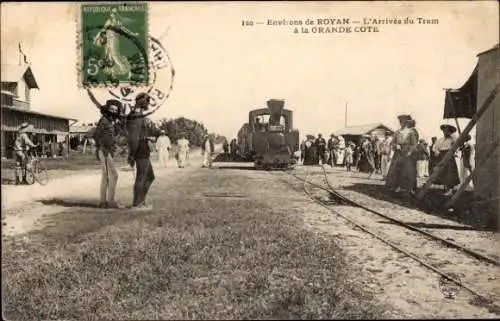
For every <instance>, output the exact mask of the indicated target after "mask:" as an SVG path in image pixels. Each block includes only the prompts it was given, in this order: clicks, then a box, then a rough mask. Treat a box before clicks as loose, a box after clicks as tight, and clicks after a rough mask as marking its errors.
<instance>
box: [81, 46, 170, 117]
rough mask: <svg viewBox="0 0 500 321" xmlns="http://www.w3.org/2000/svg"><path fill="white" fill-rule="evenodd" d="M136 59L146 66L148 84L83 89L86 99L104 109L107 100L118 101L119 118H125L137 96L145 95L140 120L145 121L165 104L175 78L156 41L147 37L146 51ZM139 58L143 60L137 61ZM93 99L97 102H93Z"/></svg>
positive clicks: (166, 57) (166, 54) (167, 56)
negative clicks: (146, 106) (146, 97)
mask: <svg viewBox="0 0 500 321" xmlns="http://www.w3.org/2000/svg"><path fill="white" fill-rule="evenodd" d="M138 48H140V47H138ZM146 52H147V54H146ZM136 57H137V58H136V59H137V61H138V62H140V61H143V60H146V61H147V62H148V65H147V69H148V71H149V79H150V81H149V83H148V84H147V85H142V86H141V85H138V84H135V83H125V84H124V83H121V82H116V81H115V82H114V83H113V84H112V86H108V87H107V88H99V87H97V88H92V89H90V88H87V90H88V91H89V95H91V96H92V98H93V99H92V100H93V101H94V103H95V104H96V105H97V106H98V107H99V106H102V105H104V104H105V102H106V101H108V100H118V101H119V102H120V103H121V104H122V106H123V108H122V111H121V112H122V115H123V114H127V113H128V112H127V111H130V110H132V109H133V108H134V105H135V98H136V97H137V96H138V95H139V94H141V93H147V94H148V95H149V108H148V111H147V112H145V113H143V114H142V116H141V117H147V116H149V115H151V114H152V113H154V112H155V111H157V110H158V109H159V108H160V107H161V106H162V105H163V104H164V103H165V101H166V100H167V99H168V97H169V96H170V93H171V91H172V88H173V82H174V77H175V71H174V68H173V66H172V63H171V60H170V57H169V55H168V53H167V51H166V50H165V48H164V47H163V45H162V44H161V42H160V41H159V40H158V39H156V38H153V37H149V41H148V50H142V52H141V56H138V55H136ZM139 57H145V58H144V59H139ZM97 96H99V98H96V97H97Z"/></svg>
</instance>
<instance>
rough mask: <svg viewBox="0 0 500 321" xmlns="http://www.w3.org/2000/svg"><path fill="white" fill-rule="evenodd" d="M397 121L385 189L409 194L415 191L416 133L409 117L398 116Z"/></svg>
mask: <svg viewBox="0 0 500 321" xmlns="http://www.w3.org/2000/svg"><path fill="white" fill-rule="evenodd" d="M398 119H399V124H400V126H401V128H400V129H398V130H396V131H395V132H394V138H393V140H392V148H393V150H394V154H393V156H392V159H391V166H390V168H389V173H388V174H387V180H386V187H387V188H389V189H391V190H394V191H395V192H400V191H401V190H402V189H404V190H406V191H408V192H410V193H411V192H414V191H415V189H416V176H417V173H416V171H417V162H416V158H415V159H413V157H415V155H414V152H415V150H416V146H417V144H418V133H417V131H416V130H415V128H414V125H415V123H414V121H413V122H412V118H411V116H409V115H400V116H398ZM408 125H410V127H408ZM413 176H415V177H413Z"/></svg>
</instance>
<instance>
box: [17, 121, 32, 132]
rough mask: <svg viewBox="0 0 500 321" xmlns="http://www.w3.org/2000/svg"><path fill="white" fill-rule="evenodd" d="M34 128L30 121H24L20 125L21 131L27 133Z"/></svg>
mask: <svg viewBox="0 0 500 321" xmlns="http://www.w3.org/2000/svg"><path fill="white" fill-rule="evenodd" d="M32 130H33V125H31V124H28V123H22V124H21V125H19V131H20V132H21V133H27V132H30V131H32Z"/></svg>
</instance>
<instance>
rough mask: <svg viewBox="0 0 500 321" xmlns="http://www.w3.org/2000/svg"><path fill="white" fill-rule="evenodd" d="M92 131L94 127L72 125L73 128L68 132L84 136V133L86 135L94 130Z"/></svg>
mask: <svg viewBox="0 0 500 321" xmlns="http://www.w3.org/2000/svg"><path fill="white" fill-rule="evenodd" d="M94 129H95V126H87V125H74V126H71V127H70V129H69V131H70V132H71V133H81V134H84V133H88V132H89V131H91V130H94Z"/></svg>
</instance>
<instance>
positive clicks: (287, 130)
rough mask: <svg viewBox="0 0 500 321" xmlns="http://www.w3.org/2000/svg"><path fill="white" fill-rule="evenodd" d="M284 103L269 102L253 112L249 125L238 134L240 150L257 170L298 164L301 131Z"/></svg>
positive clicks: (273, 100)
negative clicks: (295, 127)
mask: <svg viewBox="0 0 500 321" xmlns="http://www.w3.org/2000/svg"><path fill="white" fill-rule="evenodd" d="M284 107H285V101H284V100H279V99H270V100H268V101H267V108H261V109H255V110H251V111H250V112H249V114H248V123H245V124H244V125H243V126H242V127H241V129H240V130H239V131H238V136H237V143H238V151H239V154H240V155H241V156H243V158H244V159H245V160H246V161H252V162H253V163H254V165H255V168H256V169H266V170H271V169H288V168H290V167H292V166H293V165H294V164H296V163H297V158H296V157H295V156H294V155H295V152H296V151H298V150H299V132H298V130H296V129H293V113H292V111H291V110H287V109H284Z"/></svg>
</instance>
